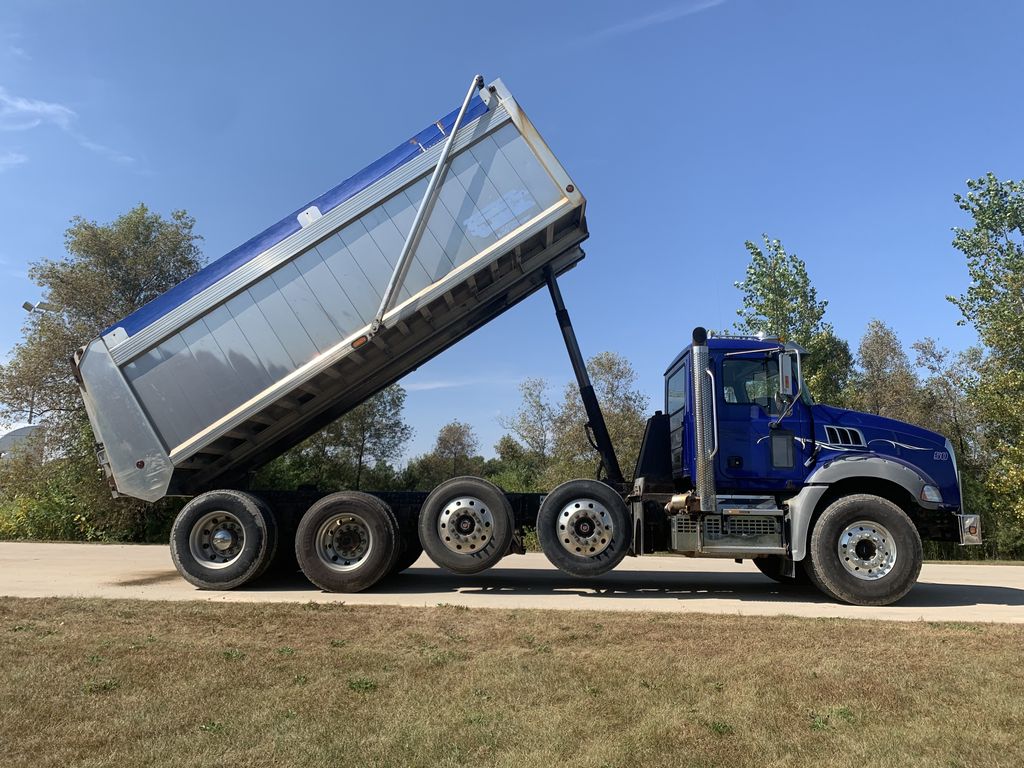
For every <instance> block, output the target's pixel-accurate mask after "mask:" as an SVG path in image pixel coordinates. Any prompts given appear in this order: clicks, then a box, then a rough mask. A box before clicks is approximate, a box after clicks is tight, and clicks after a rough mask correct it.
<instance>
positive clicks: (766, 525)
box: [728, 516, 780, 536]
mask: <svg viewBox="0 0 1024 768" xmlns="http://www.w3.org/2000/svg"><path fill="white" fill-rule="evenodd" d="M728 526H729V530H728V533H729V535H730V536H770V535H772V534H774V533H779V530H780V528H779V518H778V517H752V516H743V517H730V518H729V521H728Z"/></svg>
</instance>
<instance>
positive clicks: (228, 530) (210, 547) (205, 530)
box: [188, 510, 245, 570]
mask: <svg viewBox="0 0 1024 768" xmlns="http://www.w3.org/2000/svg"><path fill="white" fill-rule="evenodd" d="M244 547H245V529H243V528H242V521H241V520H239V519H238V517H237V516H235V515H233V514H232V513H230V512H225V511H224V510H217V511H215V512H207V513H206V514H205V515H203V516H202V517H200V518H199V519H198V520H196V522H195V523H194V524H193V525H192V530H191V531H190V532H189V535H188V548H189V550H190V551H191V553H192V558H193V559H194V560H195V561H196V562H197V563H199V564H200V565H201V566H203V567H204V568H212V569H214V570H218V569H220V568H227V567H228V566H229V565H231V564H232V563H233V562H235V561H236V560H237V559H238V557H239V555H241V554H242V549H243V548H244Z"/></svg>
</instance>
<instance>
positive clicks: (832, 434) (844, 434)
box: [825, 427, 865, 447]
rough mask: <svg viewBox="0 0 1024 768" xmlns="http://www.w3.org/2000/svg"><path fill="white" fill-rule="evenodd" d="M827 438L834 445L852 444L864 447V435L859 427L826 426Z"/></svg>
mask: <svg viewBox="0 0 1024 768" xmlns="http://www.w3.org/2000/svg"><path fill="white" fill-rule="evenodd" d="M825 438H826V439H827V440H828V442H830V443H831V444H832V445H850V446H857V447H863V446H864V445H865V443H864V435H862V434H861V433H860V430H859V429H850V428H848V427H825Z"/></svg>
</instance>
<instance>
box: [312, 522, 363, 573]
mask: <svg viewBox="0 0 1024 768" xmlns="http://www.w3.org/2000/svg"><path fill="white" fill-rule="evenodd" d="M373 544H374V541H373V532H372V531H371V530H370V526H369V525H367V523H366V520H365V519H363V518H362V517H360V516H359V515H357V514H354V513H351V512H343V513H340V514H337V515H333V516H331V517H329V518H328V519H327V520H325V521H324V522H323V523H322V524H321V525H320V529H319V530H318V531H317V534H316V554H317V557H319V558H320V562H322V563H323V564H324V565H326V566H327V567H328V568H330V569H331V570H332V571H340V572H342V573H345V572H347V571H354V570H355V569H356V568H358V567H359V566H361V565H362V564H363V563H365V562H366V559H367V557H368V556H369V554H370V552H371V551H372V550H373Z"/></svg>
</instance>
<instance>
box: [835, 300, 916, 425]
mask: <svg viewBox="0 0 1024 768" xmlns="http://www.w3.org/2000/svg"><path fill="white" fill-rule="evenodd" d="M925 394H926V393H925V392H924V391H923V390H922V388H921V382H920V381H919V380H918V378H917V374H916V373H915V371H914V368H913V366H912V365H911V364H910V358H909V357H908V356H907V353H906V351H905V350H904V349H903V345H902V344H901V343H900V340H899V337H898V336H897V335H896V332H895V331H893V330H892V329H891V328H890V327H889V326H887V325H886V324H885V323H883V322H882V321H881V320H872V321H871V322H869V323H868V327H867V330H866V331H865V332H864V336H863V338H861V341H860V346H859V347H858V350H857V369H856V372H855V373H854V375H853V376H852V377H851V381H850V387H849V392H848V394H847V396H846V401H847V402H848V403H849V404H850V406H851V407H852V408H855V409H856V410H858V411H864V412H865V413H874V414H877V415H879V416H886V417H888V418H890V419H899V420H900V421H908V422H911V423H913V424H920V423H922V422H923V421H924V420H925V418H926V414H927V413H928V411H929V408H928V403H927V398H926V396H925Z"/></svg>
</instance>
